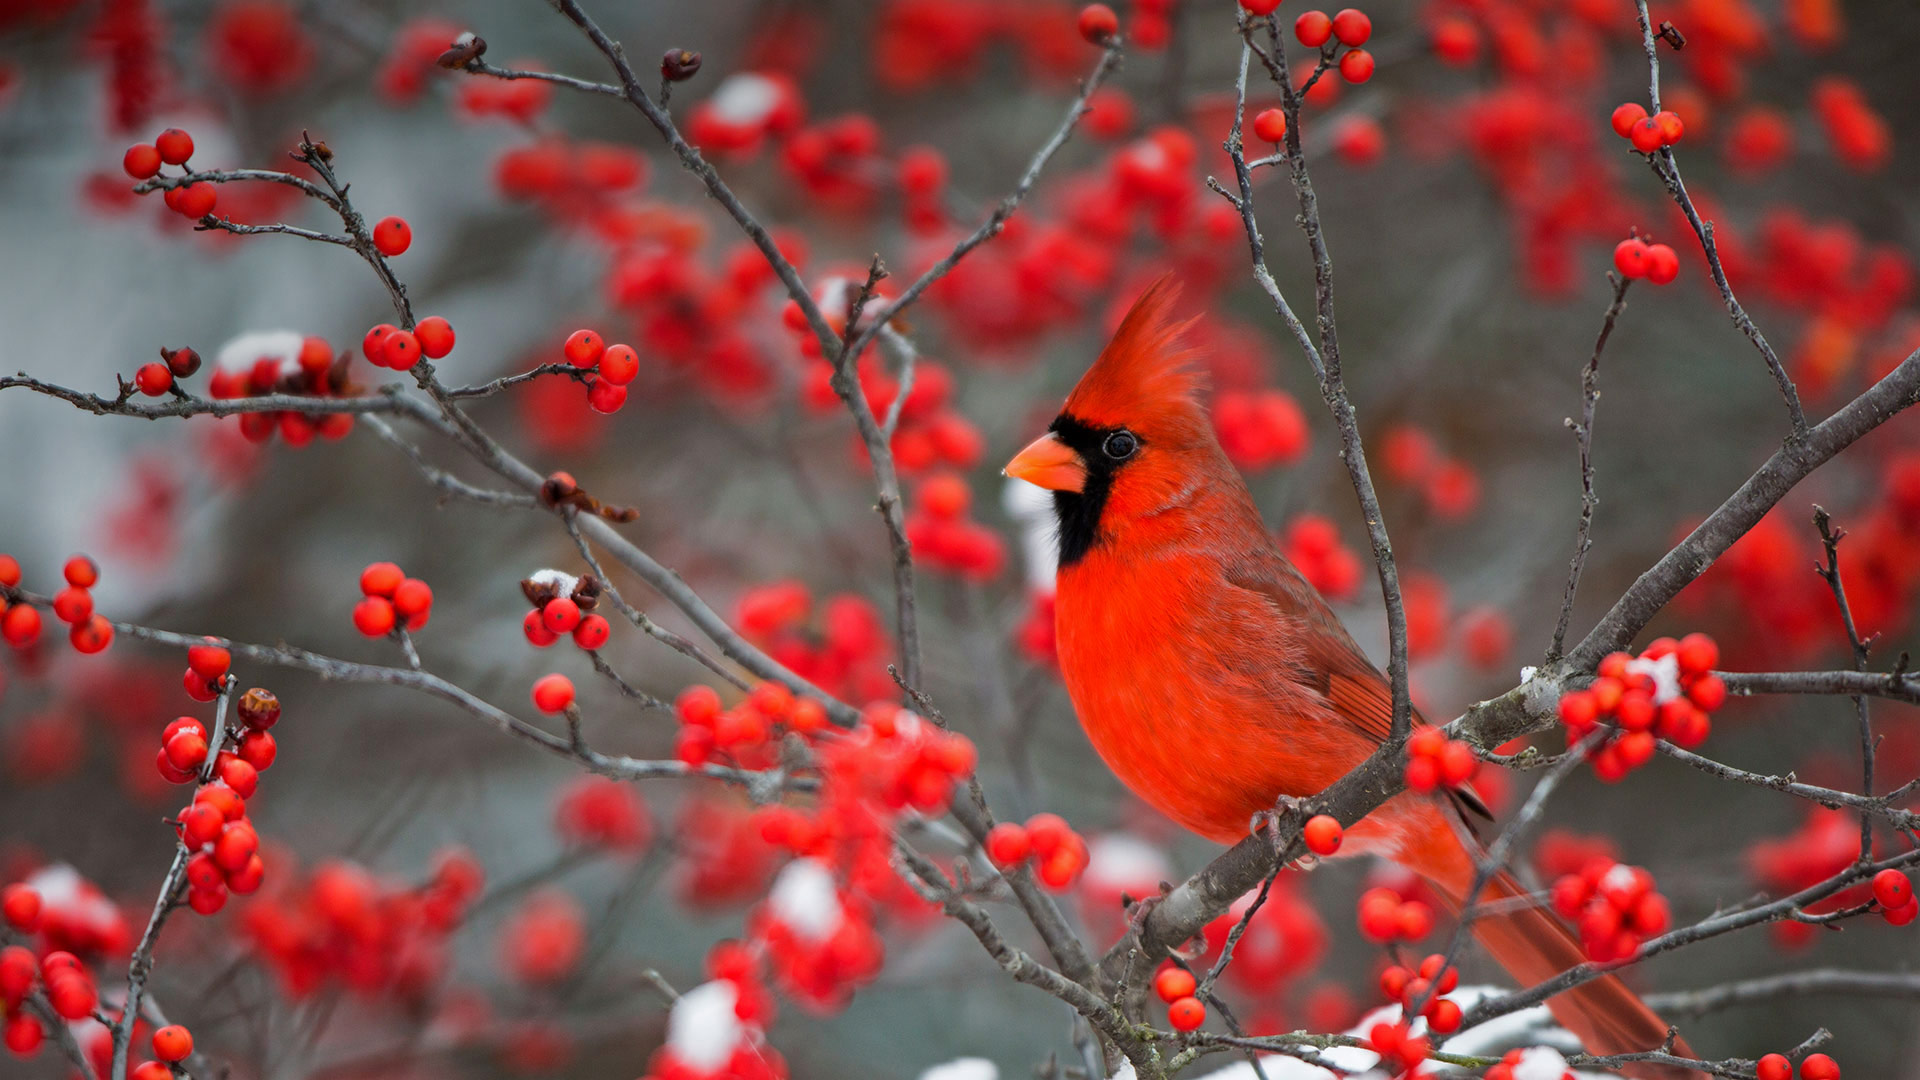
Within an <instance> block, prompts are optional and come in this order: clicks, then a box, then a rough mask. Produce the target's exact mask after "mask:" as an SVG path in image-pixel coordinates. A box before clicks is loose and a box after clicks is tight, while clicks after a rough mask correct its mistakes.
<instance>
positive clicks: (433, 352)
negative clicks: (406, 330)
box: [413, 315, 453, 360]
mask: <svg viewBox="0 0 1920 1080" xmlns="http://www.w3.org/2000/svg"><path fill="white" fill-rule="evenodd" d="M413 337H414V340H415V341H418V342H419V343H420V351H421V352H423V353H425V354H426V356H427V359H429V360H438V359H440V358H441V357H443V356H445V355H447V354H448V353H450V352H452V351H453V324H452V323H450V322H448V321H447V320H445V319H443V318H441V317H440V316H438V315H429V316H427V317H426V318H424V319H421V320H420V322H419V324H418V325H416V326H415V327H414V328H413Z"/></svg>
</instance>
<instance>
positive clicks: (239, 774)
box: [213, 751, 260, 799]
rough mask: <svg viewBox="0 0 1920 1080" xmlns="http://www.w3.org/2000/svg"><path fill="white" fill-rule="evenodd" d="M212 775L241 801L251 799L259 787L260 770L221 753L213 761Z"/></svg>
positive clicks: (233, 756) (244, 761)
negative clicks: (241, 799) (231, 790)
mask: <svg viewBox="0 0 1920 1080" xmlns="http://www.w3.org/2000/svg"><path fill="white" fill-rule="evenodd" d="M213 773H214V775H215V776H218V777H219V778H220V782H221V783H223V784H225V785H227V786H228V787H230V788H232V789H233V793H234V794H235V795H238V796H240V797H241V798H243V799H251V798H253V793H254V792H255V791H257V790H259V787H260V770H259V769H256V768H254V767H253V765H252V764H251V763H249V762H248V761H246V760H245V759H243V758H240V757H237V756H235V755H233V754H229V753H227V752H225V751H221V753H220V756H219V757H218V758H216V759H215V760H214V765H213Z"/></svg>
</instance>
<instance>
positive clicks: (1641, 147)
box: [1612, 101, 1687, 154]
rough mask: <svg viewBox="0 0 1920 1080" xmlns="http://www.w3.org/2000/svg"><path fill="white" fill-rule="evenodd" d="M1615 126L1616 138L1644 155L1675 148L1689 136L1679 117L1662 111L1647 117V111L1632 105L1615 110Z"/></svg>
mask: <svg viewBox="0 0 1920 1080" xmlns="http://www.w3.org/2000/svg"><path fill="white" fill-rule="evenodd" d="M1612 122H1613V132H1614V134H1616V135H1618V136H1620V137H1621V138H1623V139H1626V140H1628V141H1629V142H1631V143H1633V148H1634V149H1635V150H1638V151H1640V152H1641V153H1643V154H1651V153H1653V152H1654V151H1655V150H1659V149H1661V148H1662V147H1667V146H1672V145H1673V144H1675V143H1677V142H1679V141H1680V138H1681V136H1683V135H1685V134H1686V132H1687V126H1686V125H1685V124H1683V123H1681V122H1680V116H1679V114H1678V113H1675V112H1672V111H1671V110H1666V109H1662V110H1661V111H1660V112H1657V113H1654V114H1653V115H1652V116H1648V115H1647V110H1646V109H1645V108H1644V107H1642V106H1640V105H1638V104H1636V103H1634V102H1631V101H1629V102H1626V103H1625V104H1622V105H1620V106H1619V107H1617V108H1615V109H1614V110H1613V118H1612Z"/></svg>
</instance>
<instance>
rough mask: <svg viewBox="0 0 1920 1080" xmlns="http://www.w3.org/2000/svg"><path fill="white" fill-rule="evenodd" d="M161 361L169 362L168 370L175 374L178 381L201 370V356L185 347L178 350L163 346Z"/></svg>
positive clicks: (161, 348)
mask: <svg viewBox="0 0 1920 1080" xmlns="http://www.w3.org/2000/svg"><path fill="white" fill-rule="evenodd" d="M160 359H162V360H165V361H166V362H167V370H169V371H171V372H173V376H174V378H176V379H184V378H186V377H187V376H189V375H192V374H193V373H194V372H196V371H199V370H200V354H199V353H197V352H194V351H193V350H192V349H190V348H187V347H186V346H184V345H182V346H181V347H180V348H178V349H169V348H167V347H166V346H164V345H163V346H161V347H160Z"/></svg>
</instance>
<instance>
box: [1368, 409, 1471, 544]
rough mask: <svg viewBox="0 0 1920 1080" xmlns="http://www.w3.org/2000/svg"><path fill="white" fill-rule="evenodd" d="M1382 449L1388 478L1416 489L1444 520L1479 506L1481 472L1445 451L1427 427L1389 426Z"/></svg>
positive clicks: (1456, 518) (1459, 518) (1462, 516)
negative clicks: (1475, 470)
mask: <svg viewBox="0 0 1920 1080" xmlns="http://www.w3.org/2000/svg"><path fill="white" fill-rule="evenodd" d="M1380 451H1381V454H1380V456H1381V462H1382V464H1384V465H1385V466H1386V473H1387V479H1388V480H1390V481H1392V482H1393V483H1395V484H1400V485H1404V486H1406V487H1409V488H1412V489H1414V491H1416V492H1417V493H1418V494H1419V495H1420V497H1421V498H1422V499H1423V500H1424V501H1425V502H1426V504H1427V508H1428V509H1430V510H1432V511H1433V513H1434V514H1435V515H1436V516H1437V517H1439V518H1441V519H1442V520H1446V521H1459V520H1461V519H1462V518H1465V517H1466V516H1467V515H1468V514H1471V513H1472V512H1473V511H1474V509H1475V508H1476V507H1478V506H1479V505H1480V476H1479V474H1478V473H1475V472H1474V471H1473V466H1471V465H1469V464H1467V463H1466V462H1464V461H1462V460H1460V459H1459V458H1457V457H1453V456H1451V455H1449V454H1446V453H1444V452H1443V451H1442V450H1441V449H1440V446H1439V444H1438V443H1437V442H1435V441H1434V437H1433V435H1432V434H1431V433H1429V432H1428V431H1427V430H1426V429H1425V428H1422V427H1419V426H1417V425H1414V424H1400V425H1398V426H1396V427H1393V428H1390V429H1388V431H1387V434H1386V437H1385V438H1384V439H1383V440H1382V441H1381V444H1380Z"/></svg>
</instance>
